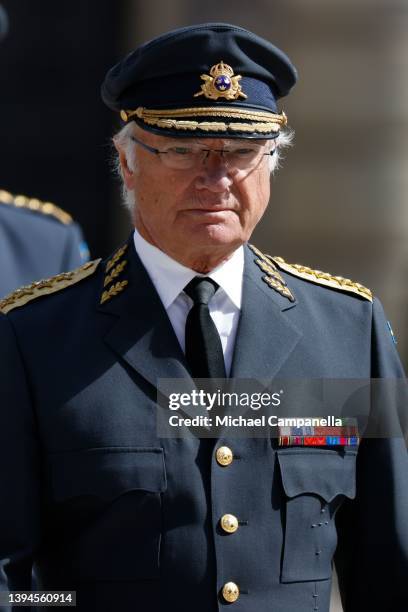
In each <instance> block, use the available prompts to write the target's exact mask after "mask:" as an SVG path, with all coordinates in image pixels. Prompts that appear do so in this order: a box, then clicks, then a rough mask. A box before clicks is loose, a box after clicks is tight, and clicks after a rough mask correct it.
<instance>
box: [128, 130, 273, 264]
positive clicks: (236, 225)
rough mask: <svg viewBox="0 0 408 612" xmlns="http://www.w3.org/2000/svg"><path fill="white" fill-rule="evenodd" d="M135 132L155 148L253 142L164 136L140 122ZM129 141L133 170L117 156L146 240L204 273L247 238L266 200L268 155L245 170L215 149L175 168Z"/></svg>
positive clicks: (264, 147)
mask: <svg viewBox="0 0 408 612" xmlns="http://www.w3.org/2000/svg"><path fill="white" fill-rule="evenodd" d="M135 136H136V138H138V139H139V140H141V141H142V142H144V143H145V144H147V145H149V146H151V147H154V148H156V149H159V150H160V151H163V150H164V151H165V150H168V149H169V147H170V148H172V147H190V146H191V145H197V144H198V145H199V146H200V147H203V148H205V149H217V150H220V149H225V150H230V148H232V147H234V150H236V148H237V147H240V146H241V145H242V147H243V148H245V147H248V146H252V145H253V141H251V140H240V141H237V140H236V139H230V140H228V139H222V138H212V139H210V138H208V139H185V138H178V139H177V138H167V137H164V136H160V135H155V134H151V133H149V132H147V131H145V130H142V129H140V128H136V130H135ZM256 145H257V146H259V147H261V153H262V152H265V153H267V152H268V151H270V149H271V147H273V146H274V145H273V143H272V144H271V143H270V142H268V141H256ZM134 146H135V147H136V151H135V153H136V169H135V171H134V172H132V171H131V170H130V169H129V168H127V167H126V166H125V167H124V157H123V154H122V155H121V160H122V167H123V171H124V178H125V183H126V186H127V188H128V189H130V190H132V191H133V192H134V195H135V201H136V207H135V212H134V224H135V227H136V228H137V229H138V231H139V232H140V234H141V235H142V236H143V237H144V238H145V239H146V240H147V241H149V242H150V243H152V244H153V245H155V246H157V247H158V248H160V249H161V250H162V251H164V252H165V253H167V254H168V255H170V256H171V257H172V258H174V259H176V260H177V261H179V262H181V263H183V264H184V265H186V266H187V267H190V268H192V269H194V270H196V271H200V272H204V273H205V272H208V271H209V270H211V269H212V268H214V267H215V266H217V265H218V264H219V263H221V262H222V261H223V260H225V259H227V258H228V257H229V256H230V255H231V253H232V252H233V251H234V250H235V249H236V248H237V247H239V246H240V245H241V244H243V243H244V242H246V241H247V240H248V239H249V237H250V236H251V234H252V231H253V230H254V228H255V226H256V224H257V223H258V221H259V220H260V218H261V217H262V215H263V213H264V211H265V208H266V206H267V204H268V201H269V194H270V171H269V163H268V161H269V157H268V156H260V157H259V163H257V165H256V166H255V167H254V168H252V169H251V170H250V171H248V169H243V168H240V169H237V168H233V167H232V166H230V165H228V163H226V161H225V159H223V156H221V155H220V154H219V153H214V152H211V153H209V154H208V155H207V156H206V157H205V158H204V159H203V160H202V161H201V160H200V163H198V164H196V165H195V166H194V167H193V168H191V169H179V168H177V169H175V168H169V167H168V166H167V165H166V164H165V163H163V161H161V159H160V158H159V156H157V155H154V154H152V153H150V152H149V151H146V150H145V149H143V148H142V147H141V146H139V145H137V144H135V145H134ZM163 157H164V156H162V158H163ZM166 161H167V160H166Z"/></svg>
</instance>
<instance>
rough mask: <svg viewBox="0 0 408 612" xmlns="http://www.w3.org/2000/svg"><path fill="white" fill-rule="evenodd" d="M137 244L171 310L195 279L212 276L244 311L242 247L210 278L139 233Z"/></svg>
mask: <svg viewBox="0 0 408 612" xmlns="http://www.w3.org/2000/svg"><path fill="white" fill-rule="evenodd" d="M134 244H135V249H136V252H137V254H138V255H139V257H140V259H141V261H142V264H143V265H144V267H145V268H146V270H147V273H148V274H149V276H150V278H151V280H152V283H153V285H154V287H155V289H156V291H157V293H158V294H159V297H160V299H161V301H162V303H163V305H164V307H165V308H166V310H167V309H168V308H169V307H170V306H171V304H172V303H173V302H174V300H175V299H176V298H177V297H178V296H179V295H180V293H181V292H182V291H183V289H184V287H185V286H186V285H187V284H188V283H189V282H190V281H191V279H193V278H194V277H195V276H209V277H210V278H212V279H213V280H215V281H216V282H217V283H218V285H219V286H220V287H221V288H222V289H223V290H224V291H225V293H226V294H227V296H228V297H229V299H230V300H231V301H232V303H233V304H234V305H235V306H236V307H237V308H239V309H241V297H242V282H243V273H244V248H243V247H242V246H240V247H239V248H238V249H237V250H236V251H234V253H233V254H232V255H231V257H230V258H229V259H228V260H227V261H225V262H223V263H222V264H220V265H219V266H218V267H217V268H214V270H212V272H210V274H207V275H204V274H198V273H197V272H195V271H194V270H191V269H190V268H186V267H185V266H183V265H182V264H181V263H179V262H178V261H176V260H174V259H172V258H171V257H169V256H168V255H166V253H164V252H163V251H161V250H160V249H158V248H157V247H155V246H153V245H152V244H150V242H147V241H146V240H145V239H144V238H142V236H141V235H140V234H139V232H138V231H137V230H136V229H135V232H134Z"/></svg>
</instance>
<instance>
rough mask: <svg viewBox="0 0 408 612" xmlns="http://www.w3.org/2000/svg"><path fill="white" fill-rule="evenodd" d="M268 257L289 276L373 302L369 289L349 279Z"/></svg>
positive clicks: (280, 258) (278, 258) (279, 258)
mask: <svg viewBox="0 0 408 612" xmlns="http://www.w3.org/2000/svg"><path fill="white" fill-rule="evenodd" d="M268 257H269V258H270V259H271V260H272V261H273V262H274V263H275V264H276V265H277V266H278V267H279V268H280V269H281V270H285V272H289V274H293V275H294V276H299V277H300V278H304V279H306V280H308V281H310V282H312V283H317V284H318V285H324V286H325V287H332V288H334V289H338V290H340V291H347V292H348V293H355V294H357V295H359V296H360V297H362V298H365V299H366V300H369V301H370V302H372V301H373V294H372V293H371V291H370V289H367V287H364V286H363V285H360V283H355V282H354V281H352V280H350V279H349V278H343V277H342V276H332V275H331V274H328V273H327V272H321V271H320V270H312V268H308V267H307V266H302V265H300V264H289V263H287V262H286V261H285V260H284V259H283V258H282V257H271V256H270V255H268Z"/></svg>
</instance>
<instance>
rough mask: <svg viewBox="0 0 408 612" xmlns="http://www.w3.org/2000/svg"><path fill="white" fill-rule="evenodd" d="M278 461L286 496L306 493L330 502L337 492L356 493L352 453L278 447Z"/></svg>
mask: <svg viewBox="0 0 408 612" xmlns="http://www.w3.org/2000/svg"><path fill="white" fill-rule="evenodd" d="M278 461H279V465H280V472H281V477H282V485H283V488H284V491H285V493H286V495H287V497H290V498H292V497H296V496H297V495H302V494H305V493H309V494H315V495H318V496H319V497H321V498H323V499H324V500H325V501H326V502H330V501H331V500H332V499H334V498H335V497H336V496H337V495H340V494H341V495H345V496H346V497H349V498H351V499H353V498H354V497H355V495H356V480H355V462H356V453H355V452H351V451H348V452H336V451H331V450H328V451H324V450H316V451H313V450H304V449H293V450H282V451H278Z"/></svg>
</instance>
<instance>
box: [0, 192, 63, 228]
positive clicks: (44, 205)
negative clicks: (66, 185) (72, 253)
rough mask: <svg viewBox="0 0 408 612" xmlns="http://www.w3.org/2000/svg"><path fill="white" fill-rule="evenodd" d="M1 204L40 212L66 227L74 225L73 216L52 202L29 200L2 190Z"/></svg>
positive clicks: (0, 193) (0, 194)
mask: <svg viewBox="0 0 408 612" xmlns="http://www.w3.org/2000/svg"><path fill="white" fill-rule="evenodd" d="M0 202H1V203H2V204H9V205H10V206H15V207H16V208H27V209H28V210H33V211H34V212H39V213H42V214H43V215H48V216H49V217H54V219H57V220H58V221H59V222H60V223H63V224H64V225H69V224H70V223H72V217H71V215H69V214H68V213H67V212H65V210H62V208H59V207H58V206H56V205H55V204H53V203H52V202H42V201H41V200H37V198H27V197H26V196H23V195H16V196H15V195H13V194H11V193H9V192H8V191H4V189H0Z"/></svg>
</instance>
